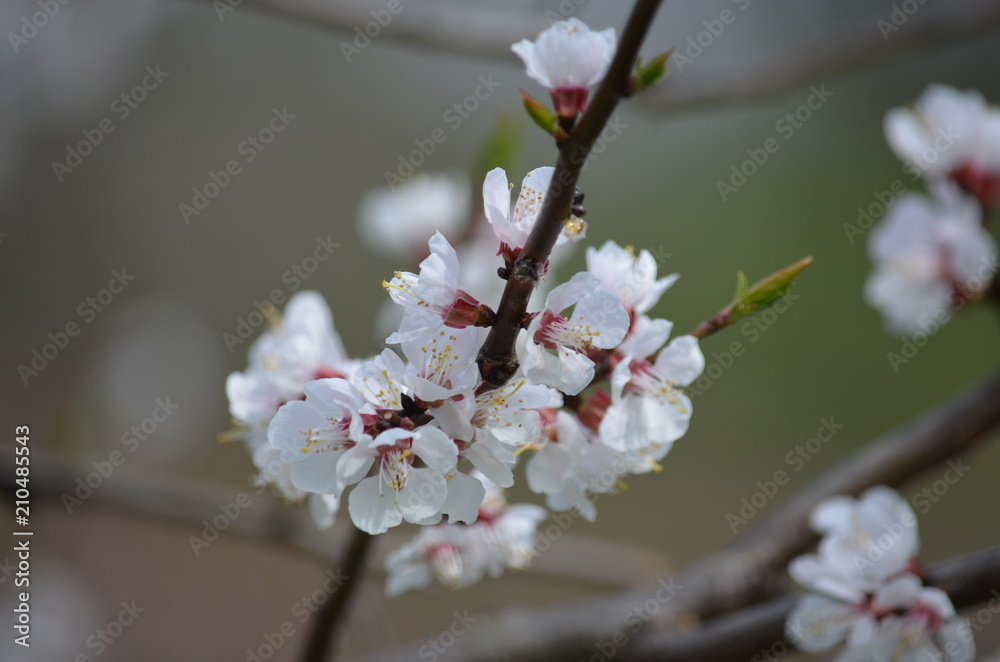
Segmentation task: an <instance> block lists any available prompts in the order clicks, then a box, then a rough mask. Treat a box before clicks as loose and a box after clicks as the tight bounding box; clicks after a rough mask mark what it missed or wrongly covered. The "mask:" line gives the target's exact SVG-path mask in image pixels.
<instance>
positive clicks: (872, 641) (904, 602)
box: [785, 486, 975, 662]
mask: <svg viewBox="0 0 1000 662" xmlns="http://www.w3.org/2000/svg"><path fill="white" fill-rule="evenodd" d="M810 524H811V526H812V528H813V529H814V530H815V531H816V532H817V533H821V534H823V539H822V540H821V542H820V544H819V548H818V552H817V554H815V555H813V554H810V555H806V556H800V557H798V558H796V559H795V560H793V561H792V563H791V564H790V566H789V569H788V570H789V573H790V574H791V575H792V577H793V578H794V579H795V580H796V581H798V582H799V583H800V584H802V585H803V586H805V587H806V588H809V589H811V590H812V591H814V592H813V593H809V594H807V595H806V596H805V597H804V598H802V599H801V600H800V601H799V603H798V605H797V606H796V607H795V609H794V610H793V611H792V613H791V614H790V615H789V617H788V620H787V622H786V626H785V629H786V632H787V634H788V637H789V639H790V640H791V641H794V642H795V644H796V646H797V647H798V648H799V649H801V650H803V651H808V652H818V651H823V650H827V649H829V648H832V647H833V646H836V645H838V644H840V643H842V642H846V643H847V648H846V649H845V650H844V652H843V653H842V654H841V655H840V656H839V657H838V658H837V660H838V661H839V662H848V661H854V660H857V661H862V660H872V661H875V662H883V661H884V662H896V661H897V660H908V661H910V662H918V661H921V660H926V662H933V661H938V660H948V662H971V660H972V659H973V657H974V656H975V645H974V643H973V641H972V636H971V633H970V631H969V628H968V625H967V624H966V623H964V622H963V621H962V620H961V619H958V618H956V617H955V610H954V608H953V606H952V604H951V600H950V599H949V598H948V595H947V594H946V593H944V592H943V591H941V590H940V589H937V588H933V587H926V586H923V585H922V582H921V579H920V577H919V576H918V575H917V574H914V573H920V572H921V570H920V566H919V564H918V563H917V561H916V559H915V555H916V553H917V551H918V548H919V544H920V543H919V539H918V536H917V522H916V517H915V516H914V514H913V511H912V510H911V509H910V506H909V504H908V503H907V502H906V501H905V500H904V499H903V498H902V497H900V496H899V494H897V493H896V492H895V491H893V490H891V489H889V488H887V487H884V486H878V487H873V488H872V489H870V490H868V491H867V492H865V493H864V494H863V495H861V497H860V498H859V499H854V498H851V497H846V496H841V497H833V498H831V499H827V500H826V501H824V502H822V503H820V504H819V505H818V506H817V507H816V508H815V509H814V510H813V512H812V514H811V516H810Z"/></svg>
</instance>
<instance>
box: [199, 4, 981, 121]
mask: <svg viewBox="0 0 1000 662" xmlns="http://www.w3.org/2000/svg"><path fill="white" fill-rule="evenodd" d="M197 1H198V2H200V3H202V4H204V5H205V6H206V7H207V8H208V9H211V8H212V6H213V2H215V1H218V0H197ZM385 7H386V3H385V2H384V0H364V1H362V0H326V1H324V0H243V2H242V4H240V5H238V6H237V7H235V11H237V12H239V11H243V10H244V8H246V9H249V10H252V11H258V12H265V13H268V14H272V15H274V16H277V17H280V18H284V19H287V20H291V21H295V22H297V23H301V24H303V25H307V26H309V27H313V28H319V29H328V30H333V31H334V32H336V33H337V34H338V35H340V36H341V38H342V40H343V43H346V44H350V45H353V39H354V36H355V34H356V33H355V28H361V29H362V31H363V29H364V25H365V24H366V23H368V22H369V21H371V20H373V18H372V15H371V11H372V10H376V11H378V10H380V9H385ZM404 7H405V9H404V10H403V11H402V12H400V13H399V14H398V15H394V17H393V19H392V22H390V23H389V24H388V25H386V27H385V29H384V30H383V31H382V32H381V33H380V34H378V36H377V37H376V38H375V39H377V40H378V41H379V42H380V43H400V44H404V45H408V46H412V47H415V48H419V49H423V50H429V51H433V52H440V53H451V54H458V55H462V56H469V55H472V56H477V57H482V58H489V59H495V60H506V61H508V62H510V63H511V64H513V63H514V62H516V61H517V60H516V58H515V56H514V55H513V54H512V53H511V50H510V45H511V44H513V43H515V42H517V41H520V40H521V39H525V38H531V37H534V36H535V35H537V34H538V33H539V32H540V31H541V30H543V29H544V28H546V27H548V25H549V21H548V20H547V19H546V18H545V16H544V15H541V14H538V13H528V12H514V11H512V10H510V9H506V8H504V9H490V8H487V7H483V6H481V5H479V6H475V7H471V6H470V7H466V6H463V5H462V4H461V3H454V4H452V3H448V4H444V3H440V2H438V3H412V5H411V4H405V5H404ZM883 11H885V12H886V13H885V15H884V16H869V17H866V18H865V19H858V20H856V21H854V22H853V23H851V24H850V25H848V26H846V27H838V28H834V29H832V30H827V31H822V32H818V33H815V34H810V35H809V36H808V37H807V38H804V39H802V40H800V41H796V42H794V43H791V44H788V45H785V46H779V47H777V48H775V49H770V50H768V51H766V52H764V53H762V54H760V55H757V56H750V57H746V58H740V59H739V60H738V61H736V62H733V61H730V62H726V63H723V64H712V65H708V64H706V65H702V64H701V63H697V64H694V65H692V67H691V70H692V71H696V72H697V73H698V75H697V76H685V75H684V73H681V72H678V71H677V60H675V62H674V64H673V66H672V67H671V68H672V69H673V70H674V71H673V73H671V75H670V76H669V77H668V78H667V80H666V81H664V82H663V83H660V85H659V86H658V87H659V88H660V89H659V92H654V93H651V94H648V95H643V98H642V99H641V100H640V101H639V105H640V106H642V107H645V108H649V109H651V110H653V111H656V112H664V111H670V112H671V113H672V114H678V113H679V112H689V111H693V110H698V109H704V108H717V107H722V106H731V105H735V104H744V103H749V102H755V101H762V100H766V99H769V98H773V97H778V96H781V95H783V94H785V93H787V92H790V91H792V90H795V89H798V88H800V87H802V86H804V85H809V84H812V83H817V82H820V81H826V80H829V79H830V78H832V77H834V76H842V75H845V74H849V73H852V72H856V71H861V70H865V69H868V68H872V67H874V66H876V65H878V64H881V63H882V62H885V61H890V60H893V59H898V58H901V57H902V56H905V55H910V54H914V53H918V52H922V51H931V50H934V49H937V48H942V47H946V46H951V45H954V44H961V43H963V42H967V41H969V40H970V39H974V38H976V37H979V36H981V35H985V34H988V33H990V32H993V31H995V30H996V29H997V28H998V27H1000V5H998V4H997V3H996V2H993V0H954V1H953V2H950V3H947V4H942V5H940V6H931V5H924V6H921V8H920V11H918V12H916V13H914V14H913V15H910V16H908V19H907V21H906V23H904V24H902V25H901V26H899V30H897V31H894V32H888V33H887V34H888V39H885V38H883V36H882V32H881V31H880V29H879V27H878V25H877V21H878V20H879V19H880V18H882V19H886V20H888V18H889V13H888V12H889V11H891V9H883ZM225 16H226V17H228V14H226V15H225ZM695 28H697V30H701V29H702V26H701V24H700V23H698V24H697V26H691V29H692V30H695ZM730 29H732V28H730ZM675 45H676V46H677V48H678V49H679V50H678V54H679V55H683V53H684V50H683V49H684V46H685V44H684V43H680V38H679V39H678V43H677V44H675Z"/></svg>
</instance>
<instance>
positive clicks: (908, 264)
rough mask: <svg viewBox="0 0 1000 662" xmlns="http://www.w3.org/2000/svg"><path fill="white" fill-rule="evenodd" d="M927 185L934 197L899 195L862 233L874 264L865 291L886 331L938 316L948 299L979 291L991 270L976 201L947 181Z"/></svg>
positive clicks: (914, 328) (991, 248)
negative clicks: (866, 234)
mask: <svg viewBox="0 0 1000 662" xmlns="http://www.w3.org/2000/svg"><path fill="white" fill-rule="evenodd" d="M935 192H936V193H937V195H936V197H935V198H926V197H924V196H921V195H919V194H916V193H908V194H906V195H904V196H902V197H900V198H899V199H898V200H896V201H895V202H894V203H893V204H892V205H891V206H890V207H889V211H888V212H887V213H886V218H885V220H883V221H882V223H881V224H879V226H878V227H876V228H875V229H874V230H873V231H872V233H871V236H870V238H869V243H868V252H869V254H870V256H871V259H872V261H873V262H874V263H875V271H874V272H873V273H872V274H871V275H870V276H869V277H868V280H867V282H866V283H865V298H866V299H867V300H868V303H869V304H871V305H872V306H875V307H876V308H878V309H879V310H881V311H882V314H883V315H884V317H885V322H886V326H887V327H888V329H889V330H890V331H892V332H894V333H899V334H912V333H916V332H918V331H920V330H921V329H922V327H925V326H927V325H929V324H934V323H938V324H939V323H942V322H944V321H946V320H947V319H948V318H949V317H950V316H951V312H952V310H953V307H954V306H953V303H952V301H953V300H955V298H956V297H957V298H958V299H959V300H962V299H965V300H970V299H974V298H976V297H978V296H980V295H981V294H982V292H983V291H984V290H985V288H986V286H987V285H988V284H989V282H990V281H991V279H992V277H993V274H994V272H995V271H996V260H997V249H996V243H995V242H994V241H993V238H992V237H991V236H990V234H989V233H988V232H987V231H986V230H985V229H983V227H982V225H981V223H980V210H979V207H978V205H977V204H976V203H975V202H974V201H973V200H972V199H971V198H968V197H966V196H965V195H963V194H962V193H961V192H960V191H958V190H956V189H955V188H953V187H951V186H949V185H941V186H938V187H936V189H935Z"/></svg>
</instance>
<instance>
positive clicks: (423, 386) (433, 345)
mask: <svg viewBox="0 0 1000 662" xmlns="http://www.w3.org/2000/svg"><path fill="white" fill-rule="evenodd" d="M401 348H402V350H403V355H404V356H406V358H407V359H409V361H410V362H409V364H408V366H407V374H406V376H405V377H404V380H405V382H406V385H407V386H409V388H410V389H411V390H412V391H413V394H414V396H415V397H417V398H419V399H420V400H421V401H423V402H426V403H433V402H436V401H440V400H445V399H447V398H451V397H455V396H457V395H461V394H463V393H465V392H471V391H472V390H473V389H475V387H476V384H477V383H478V381H479V366H478V365H476V354H477V352H478V351H479V330H478V329H475V328H466V329H451V328H448V327H446V326H443V325H442V326H441V327H439V329H438V331H437V333H434V334H431V335H428V336H427V337H424V338H417V339H414V340H408V341H406V342H404V343H402V345H401Z"/></svg>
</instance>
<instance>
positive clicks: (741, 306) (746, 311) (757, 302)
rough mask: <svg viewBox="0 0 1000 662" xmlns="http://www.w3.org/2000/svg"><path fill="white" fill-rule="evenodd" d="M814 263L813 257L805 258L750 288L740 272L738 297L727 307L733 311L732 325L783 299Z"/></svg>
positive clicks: (738, 276)
mask: <svg viewBox="0 0 1000 662" xmlns="http://www.w3.org/2000/svg"><path fill="white" fill-rule="evenodd" d="M812 263H813V258H812V256H809V257H804V258H802V259H801V260H799V261H798V262H796V263H794V264H791V265H789V266H787V267H785V268H784V269H780V270H778V271H775V272H774V273H773V274H771V275H770V276H767V277H765V278H762V279H760V280H759V281H757V282H756V283H754V284H753V285H750V286H749V287H748V286H747V285H746V276H744V275H743V273H742V272H740V273H739V274H738V275H737V277H736V278H737V281H738V285H737V289H736V297H735V298H734V299H733V301H732V303H730V304H729V306H728V307H727V308H728V309H729V310H731V311H732V316H731V320H730V323H732V322H735V321H736V320H738V319H740V318H742V317H746V316H747V315H752V314H753V313H755V312H756V311H758V310H760V309H761V308H766V307H767V306H770V305H771V304H772V303H774V302H775V301H777V300H778V299H780V298H781V297H783V296H784V295H785V294H787V293H788V291H789V290H790V289H791V288H792V283H793V282H794V281H795V278H796V277H797V276H798V275H799V274H801V273H802V272H803V271H804V270H805V268H806V267H808V266H809V265H810V264H812Z"/></svg>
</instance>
